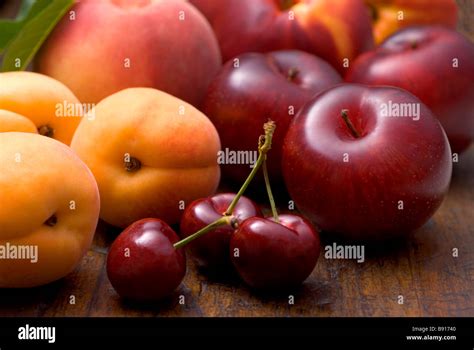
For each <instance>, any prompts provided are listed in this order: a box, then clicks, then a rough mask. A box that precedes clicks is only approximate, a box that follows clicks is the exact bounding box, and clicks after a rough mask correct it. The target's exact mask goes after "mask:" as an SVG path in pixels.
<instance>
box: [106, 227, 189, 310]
mask: <svg viewBox="0 0 474 350" xmlns="http://www.w3.org/2000/svg"><path fill="white" fill-rule="evenodd" d="M178 240H179V238H178V235H177V234H176V233H175V232H174V231H173V229H171V227H169V226H168V225H167V224H166V223H165V222H163V221H162V220H159V219H142V220H139V221H136V222H134V223H133V224H131V225H130V226H128V227H127V228H126V229H125V230H124V231H123V232H122V233H121V234H120V235H119V236H118V237H117V239H116V240H115V241H114V242H113V243H112V246H111V247H110V250H109V254H108V257H107V275H108V277H109V280H110V283H111V284H112V286H113V287H114V289H115V290H116V291H117V293H118V294H119V295H120V296H121V297H123V298H128V299H132V300H138V301H152V300H158V299H162V298H164V297H166V296H168V295H170V294H171V293H172V292H173V291H174V290H175V289H176V288H177V287H178V286H179V284H180V283H181V281H182V280H183V278H184V275H185V273H186V257H185V254H184V251H183V250H182V249H175V248H174V247H173V244H174V243H176V242H177V241H178Z"/></svg>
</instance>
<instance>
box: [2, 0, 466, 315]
mask: <svg viewBox="0 0 474 350" xmlns="http://www.w3.org/2000/svg"><path fill="white" fill-rule="evenodd" d="M458 3H459V5H460V6H461V7H462V9H463V10H462V15H461V18H460V30H461V31H463V32H465V33H466V34H467V35H468V36H470V37H471V39H472V38H474V21H473V19H474V2H473V1H472V0H459V1H458ZM118 233H119V232H118V231H117V229H113V228H111V227H109V226H107V225H106V224H104V223H100V224H99V227H98V230H97V234H96V236H95V239H94V243H93V246H92V247H91V249H90V251H89V252H88V253H87V255H86V256H85V258H84V259H83V260H82V262H81V264H80V266H79V267H78V268H77V269H76V271H75V272H73V273H72V274H70V275H69V276H67V277H66V278H64V279H62V280H60V281H58V282H55V283H52V284H50V285H47V286H43V287H39V288H33V289H24V290H21V289H9V290H0V316H474V147H471V148H470V150H469V151H468V152H467V153H466V154H464V155H463V156H461V157H460V159H459V162H458V163H456V164H454V174H453V179H452V183H451V188H450V191H449V195H448V196H447V198H446V200H445V201H444V203H443V205H442V207H441V208H440V210H439V211H438V212H437V213H436V215H435V216H434V217H433V218H432V219H431V220H430V221H429V222H428V223H427V224H426V225H425V226H424V227H422V228H421V229H419V230H418V231H417V232H414V233H413V234H412V235H411V236H410V237H409V238H408V239H404V240H400V241H395V242H389V243H385V244H384V245H382V246H381V245H378V246H367V247H366V261H365V262H364V263H362V264H359V263H357V262H355V261H353V260H350V261H349V260H327V259H324V257H323V256H321V258H320V259H319V262H318V265H317V267H316V269H315V270H314V271H313V273H312V275H311V276H310V277H309V278H308V280H307V281H306V282H305V283H304V285H303V286H302V287H300V288H299V289H297V290H295V291H293V292H292V293H291V296H293V297H294V304H291V303H289V301H290V298H289V297H290V295H289V294H288V293H286V294H284V295H268V294H258V293H254V292H252V291H251V290H249V289H247V288H246V287H245V286H243V285H242V283H241V282H239V280H238V278H236V276H234V275H233V274H232V273H229V274H227V275H225V276H209V275H206V274H203V273H201V272H199V271H197V269H196V267H195V266H194V264H193V263H192V262H191V261H189V260H190V259H188V273H187V275H186V278H185V280H184V282H183V284H182V285H181V286H180V288H179V289H178V290H177V291H176V293H175V294H174V295H173V296H171V297H170V298H169V299H167V300H165V301H163V302H161V303H159V304H147V305H140V304H133V303H127V302H123V301H122V300H121V299H120V298H119V297H118V296H117V294H116V293H115V292H114V290H113V288H112V286H111V285H110V283H109V281H108V279H107V274H106V271H105V261H106V256H107V255H106V254H107V249H108V246H109V245H110V243H111V242H112V241H113V239H114V238H115V237H116V235H117V234H118ZM324 243H325V244H330V243H331V241H329V240H327V238H325V240H324ZM455 248H456V249H457V250H458V256H457V257H455V256H453V249H455ZM180 296H184V304H180V303H179V297H180ZM400 296H402V297H403V303H402V304H400V303H399V301H400V300H401V298H400Z"/></svg>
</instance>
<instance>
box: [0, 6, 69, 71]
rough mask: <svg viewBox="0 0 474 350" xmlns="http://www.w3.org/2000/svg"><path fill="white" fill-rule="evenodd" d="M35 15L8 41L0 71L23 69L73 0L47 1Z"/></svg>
mask: <svg viewBox="0 0 474 350" xmlns="http://www.w3.org/2000/svg"><path fill="white" fill-rule="evenodd" d="M48 3H49V5H48V6H46V7H44V8H43V9H42V10H41V11H40V12H39V13H38V14H37V15H36V16H35V17H33V18H32V19H31V20H29V21H27V22H26V23H25V24H24V25H23V27H22V28H21V30H20V31H19V32H18V34H17V35H16V36H15V38H14V39H13V40H12V41H11V42H10V44H9V46H8V48H7V50H6V52H5V55H4V57H3V65H2V71H3V72H6V71H12V70H24V69H25V68H26V67H27V66H28V64H29V63H30V61H31V59H32V58H33V57H34V55H35V54H36V52H37V51H38V50H39V48H40V47H41V45H42V44H43V42H44V41H45V40H46V38H47V37H48V35H49V34H50V33H51V31H52V30H53V29H54V27H55V26H56V24H57V23H58V22H59V20H60V19H61V18H62V17H63V16H64V14H65V13H66V12H67V11H68V10H69V8H71V6H72V5H73V4H74V0H53V1H51V0H50V1H48Z"/></svg>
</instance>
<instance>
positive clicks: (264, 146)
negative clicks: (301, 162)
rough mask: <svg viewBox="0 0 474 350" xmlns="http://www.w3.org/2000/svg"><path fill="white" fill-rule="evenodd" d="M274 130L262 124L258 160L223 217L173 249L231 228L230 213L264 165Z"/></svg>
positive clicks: (270, 125)
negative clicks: (222, 228)
mask: <svg viewBox="0 0 474 350" xmlns="http://www.w3.org/2000/svg"><path fill="white" fill-rule="evenodd" d="M275 128H276V125H275V123H274V122H273V121H271V120H269V121H268V122H266V123H265V124H263V130H265V135H261V136H260V138H259V139H258V153H259V154H258V159H257V161H256V163H255V165H254V167H253V169H252V171H251V172H250V174H249V176H248V177H247V179H246V180H245V182H244V184H243V185H242V187H241V188H240V190H239V192H237V194H236V195H235V197H234V199H233V200H232V202H231V203H230V205H229V207H228V208H227V210H226V212H225V213H224V216H222V217H221V218H219V219H217V220H216V221H214V222H211V223H210V224H209V225H207V226H206V227H203V228H202V229H200V230H199V231H197V232H195V233H193V234H192V235H190V236H188V237H186V238H183V239H182V240H180V241H179V242H176V243H175V244H173V247H174V248H175V249H179V248H181V247H183V246H185V245H186V244H188V243H190V242H192V241H194V240H195V239H196V238H199V237H201V236H202V235H204V234H206V233H207V232H209V231H212V230H214V229H216V228H218V227H220V226H224V225H231V226H232V220H233V219H234V218H233V217H232V212H233V211H234V208H235V206H236V205H237V202H238V201H239V199H240V197H242V195H243V194H244V192H245V190H246V189H247V187H248V186H249V185H250V182H252V180H253V178H254V177H255V174H256V173H257V172H258V170H259V169H260V167H261V166H262V163H263V164H264V161H265V159H266V157H267V152H268V151H269V150H270V149H271V148H272V137H273V133H274V131H275Z"/></svg>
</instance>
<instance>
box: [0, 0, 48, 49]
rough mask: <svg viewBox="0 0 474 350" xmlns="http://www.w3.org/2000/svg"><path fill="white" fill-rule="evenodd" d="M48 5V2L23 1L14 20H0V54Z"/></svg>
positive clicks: (36, 0) (42, 0)
mask: <svg viewBox="0 0 474 350" xmlns="http://www.w3.org/2000/svg"><path fill="white" fill-rule="evenodd" d="M49 4H51V1H50V0H23V1H22V3H21V6H20V10H19V11H18V15H17V17H16V18H15V19H3V20H0V53H1V52H2V51H4V50H5V49H6V47H7V46H8V43H10V42H11V41H12V40H13V38H14V37H15V36H16V35H18V33H19V32H20V30H21V29H22V28H23V26H24V25H25V24H26V23H27V22H28V21H29V20H31V19H32V18H33V17H35V16H36V15H37V14H38V13H40V12H41V11H42V10H43V9H44V8H45V7H46V6H48V5H49Z"/></svg>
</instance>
